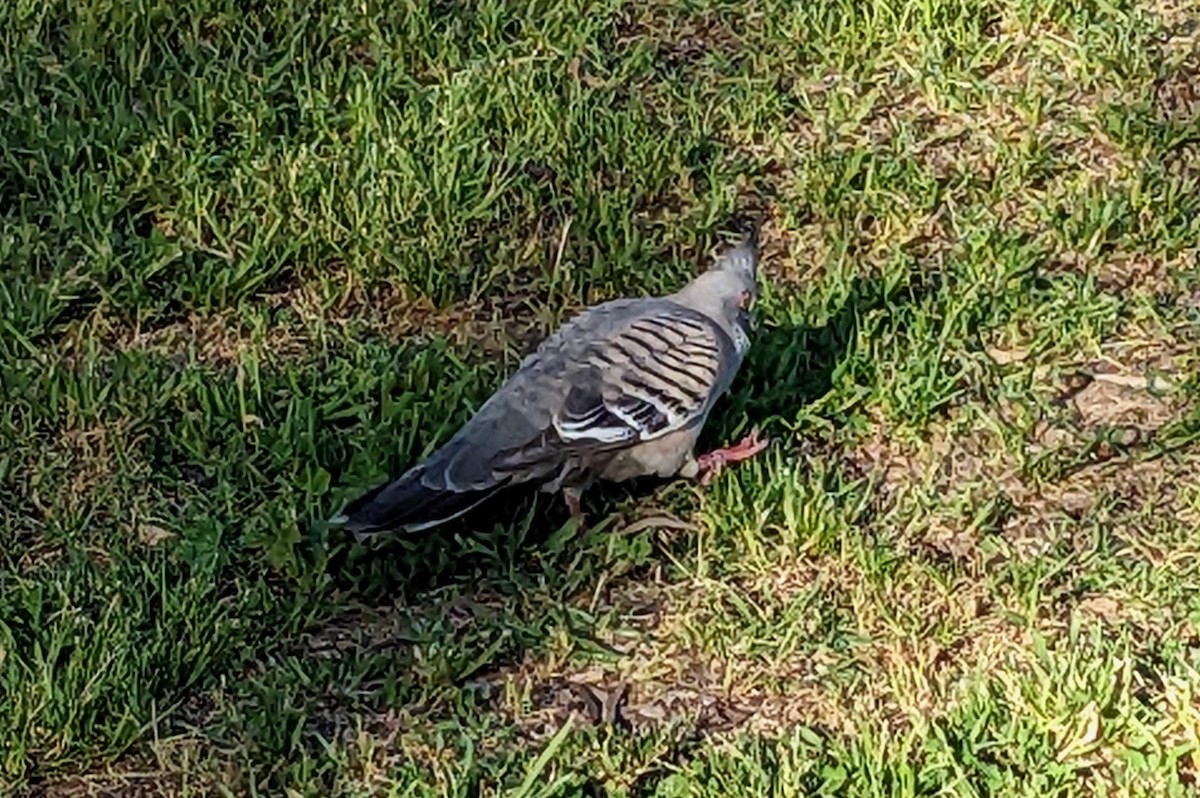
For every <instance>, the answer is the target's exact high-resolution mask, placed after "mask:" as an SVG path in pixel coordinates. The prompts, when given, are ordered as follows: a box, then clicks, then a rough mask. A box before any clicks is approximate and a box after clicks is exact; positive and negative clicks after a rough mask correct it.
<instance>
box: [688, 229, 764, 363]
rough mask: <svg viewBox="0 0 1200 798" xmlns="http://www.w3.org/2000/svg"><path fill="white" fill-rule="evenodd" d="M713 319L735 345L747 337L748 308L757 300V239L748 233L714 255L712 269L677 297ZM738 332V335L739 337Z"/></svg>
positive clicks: (697, 278)
mask: <svg viewBox="0 0 1200 798" xmlns="http://www.w3.org/2000/svg"><path fill="white" fill-rule="evenodd" d="M677 296H678V297H679V299H680V300H681V301H683V302H684V304H687V305H689V306H691V307H694V308H695V309H696V310H699V311H701V312H703V313H705V314H707V315H708V316H710V317H711V318H713V319H715V320H717V321H718V322H720V323H721V324H722V326H724V327H725V329H726V330H727V331H728V332H729V333H730V335H732V336H733V337H734V338H735V339H738V341H739V343H740V342H741V340H742V339H743V338H744V337H745V338H746V343H747V344H748V336H749V334H750V309H751V308H752V307H753V305H754V302H755V301H756V300H757V299H758V238H757V235H756V234H755V232H754V231H751V232H750V233H749V235H747V236H746V237H745V238H744V239H743V240H742V241H741V242H739V243H738V244H736V245H735V246H733V247H730V248H729V249H727V250H725V251H724V252H723V253H721V254H720V255H718V256H717V258H716V259H715V260H714V261H713V264H712V266H710V267H709V269H708V270H707V271H705V272H704V273H703V274H700V275H699V276H698V277H696V278H695V279H694V280H692V281H691V282H690V283H688V284H687V285H686V286H685V287H684V288H683V290H681V291H680V292H679V294H678V295H677ZM739 333H740V334H741V335H739Z"/></svg>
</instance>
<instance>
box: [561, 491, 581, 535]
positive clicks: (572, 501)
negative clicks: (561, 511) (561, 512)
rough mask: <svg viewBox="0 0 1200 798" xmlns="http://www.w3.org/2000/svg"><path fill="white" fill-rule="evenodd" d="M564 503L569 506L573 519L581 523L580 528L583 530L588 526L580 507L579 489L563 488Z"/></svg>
mask: <svg viewBox="0 0 1200 798" xmlns="http://www.w3.org/2000/svg"><path fill="white" fill-rule="evenodd" d="M562 496H563V501H564V502H566V504H567V510H569V511H570V513H571V518H573V519H575V520H576V521H578V522H579V528H580V529H583V528H584V526H585V525H586V524H587V519H585V518H584V517H583V507H581V506H580V501H579V499H580V491H579V490H578V489H577V488H563V492H562Z"/></svg>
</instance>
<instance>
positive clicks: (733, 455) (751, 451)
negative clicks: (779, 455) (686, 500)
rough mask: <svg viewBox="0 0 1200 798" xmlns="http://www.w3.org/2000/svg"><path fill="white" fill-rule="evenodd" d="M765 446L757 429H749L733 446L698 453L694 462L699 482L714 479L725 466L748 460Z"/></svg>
mask: <svg viewBox="0 0 1200 798" xmlns="http://www.w3.org/2000/svg"><path fill="white" fill-rule="evenodd" d="M765 448H767V441H764V440H760V439H759V437H758V430H751V431H750V434H749V435H747V436H746V437H744V438H742V439H741V440H740V441H738V442H737V443H735V444H734V445H733V446H726V447H725V448H723V449H716V450H714V451H711V452H709V453H708V454H702V455H700V457H698V458H697V459H696V464H697V465H699V466H700V484H701V485H707V484H708V483H710V482H712V481H713V480H714V479H716V477H717V475H718V474H720V473H721V472H722V471H723V470H724V469H725V466H727V465H730V464H732V463H738V462H741V461H742V460H749V459H750V458H751V457H753V456H754V455H756V454H758V453H759V452H761V451H762V450H763V449H765Z"/></svg>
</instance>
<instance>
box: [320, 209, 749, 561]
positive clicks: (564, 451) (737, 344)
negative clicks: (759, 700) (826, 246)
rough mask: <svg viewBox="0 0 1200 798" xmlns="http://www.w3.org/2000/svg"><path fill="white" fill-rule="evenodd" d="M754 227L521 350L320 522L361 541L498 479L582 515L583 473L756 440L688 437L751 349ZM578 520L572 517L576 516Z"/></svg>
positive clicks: (630, 471)
mask: <svg viewBox="0 0 1200 798" xmlns="http://www.w3.org/2000/svg"><path fill="white" fill-rule="evenodd" d="M757 271H758V252H757V240H756V236H755V234H754V233H753V232H751V234H750V235H749V236H748V237H747V238H746V239H745V240H744V241H743V242H742V243H740V244H738V245H737V246H734V247H733V248H731V249H730V250H728V251H727V252H726V253H725V254H723V255H721V256H719V257H718V258H717V259H716V260H715V262H714V263H713V264H712V266H711V267H710V268H709V269H708V270H707V271H705V272H703V273H702V274H700V275H699V276H697V277H696V278H694V279H693V280H692V281H691V282H689V283H688V284H687V285H685V286H684V287H683V288H681V289H680V290H679V291H677V292H675V293H674V294H670V295H669V296H665V297H643V298H636V299H617V300H613V301H609V302H605V303H603V304H600V305H597V306H595V307H592V308H590V309H588V310H585V311H584V312H582V313H581V314H579V315H578V316H576V317H575V318H573V319H572V320H570V321H569V322H567V323H566V324H564V325H563V326H562V327H560V328H559V329H558V330H557V332H555V333H554V334H553V335H551V336H550V337H549V338H547V339H546V340H545V341H544V342H543V343H542V344H541V345H540V346H539V347H538V348H537V350H536V351H535V352H533V353H532V354H530V355H528V356H527V357H526V358H525V359H524V360H523V361H522V362H521V364H520V366H519V368H518V369H517V371H516V372H515V373H514V374H513V375H512V376H511V377H510V378H509V379H508V381H507V382H505V383H504V384H503V385H502V386H501V387H500V389H499V390H497V391H496V393H494V394H493V395H492V396H491V398H490V399H488V400H487V401H486V402H485V403H484V404H483V405H482V406H481V407H480V408H479V410H478V411H477V412H476V413H475V415H474V416H473V417H472V418H471V419H470V420H469V421H468V422H467V423H466V424H465V425H464V426H463V427H462V428H461V429H460V430H459V431H458V432H457V433H456V434H455V435H454V436H453V437H451V438H450V440H449V441H447V442H446V444H445V445H443V446H442V447H441V448H440V449H438V450H437V451H435V452H434V453H433V454H432V455H431V456H430V457H429V458H428V459H426V460H425V461H424V462H422V463H420V464H418V465H416V466H414V467H413V468H411V469H409V470H408V471H407V472H405V473H404V474H403V475H401V476H400V477H398V478H396V479H394V480H391V481H389V482H386V483H384V484H383V485H380V486H379V487H377V488H375V489H374V490H372V491H370V492H368V493H366V494H365V495H363V496H361V497H359V498H358V499H356V500H354V501H352V502H351V503H350V504H348V505H347V506H346V507H345V508H344V509H343V511H342V512H341V513H340V514H338V515H337V516H335V517H334V518H332V519H330V521H331V523H333V524H335V525H340V526H343V527H345V528H346V529H347V530H348V531H350V532H352V533H353V534H354V535H355V537H356V538H357V539H358V540H359V541H360V542H361V541H363V540H366V539H367V538H369V537H371V536H373V535H375V534H377V533H380V532H387V531H417V530H422V529H428V528H430V527H433V526H437V525H439V524H442V523H444V522H446V521H450V520H452V519H454V518H457V517H459V516H461V515H463V514H464V513H466V512H467V511H469V510H471V509H472V508H474V507H475V506H477V505H478V504H480V503H482V502H483V501H485V500H486V499H488V498H489V497H491V496H492V495H494V494H495V493H497V492H499V491H501V490H502V489H504V488H508V487H512V486H516V485H520V484H529V483H533V484H539V485H540V486H541V489H542V490H543V491H547V492H555V491H559V490H561V491H562V493H563V497H564V499H565V501H566V503H567V506H568V508H569V509H570V511H571V515H572V516H573V517H576V518H580V519H581V511H580V505H579V500H580V495H581V494H582V492H583V490H584V489H585V488H586V487H587V486H588V485H589V484H591V483H592V482H593V481H595V480H607V481H622V480H627V479H633V478H636V477H643V476H658V477H672V476H682V477H686V478H696V477H699V478H700V479H701V480H702V481H703V482H705V483H707V481H708V480H709V479H710V478H711V477H712V476H713V475H715V474H716V473H718V472H719V471H720V470H721V469H722V468H723V467H724V466H725V465H726V464H728V463H733V462H737V461H739V460H744V459H747V458H749V457H752V456H753V455H754V454H756V453H757V452H759V451H760V450H761V449H762V448H763V447H765V445H766V444H765V442H763V441H760V440H759V439H758V437H757V433H754V432H752V433H751V434H750V435H748V436H746V438H744V439H743V440H742V441H741V442H740V443H738V444H737V445H735V446H732V447H728V448H724V449H718V450H717V451H714V452H710V453H708V454H705V455H701V456H699V457H697V456H696V454H695V452H694V448H695V444H696V439H697V437H698V436H699V434H700V430H701V428H702V427H703V426H704V423H705V421H706V420H707V418H708V415H709V413H710V411H711V410H712V408H713V405H714V403H715V402H716V401H717V399H718V398H719V397H720V396H721V395H722V394H724V393H725V392H726V391H727V390H728V389H729V386H730V383H732V381H733V378H734V376H735V375H736V374H737V372H738V369H739V368H740V367H741V364H742V359H743V358H744V357H745V355H746V352H747V350H748V349H749V347H750V307H751V304H752V303H753V302H754V300H755V299H756V298H757V296H758V286H757ZM581 520H582V519H581Z"/></svg>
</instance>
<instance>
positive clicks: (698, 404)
mask: <svg viewBox="0 0 1200 798" xmlns="http://www.w3.org/2000/svg"><path fill="white" fill-rule="evenodd" d="M732 356H733V344H732V342H731V341H730V340H729V336H728V335H726V334H725V332H724V331H722V330H721V329H720V328H719V327H718V326H717V325H716V324H715V323H714V322H712V321H711V320H709V319H708V318H707V317H705V316H703V315H702V314H700V313H697V312H695V311H692V310H689V309H687V308H683V307H680V306H678V305H674V304H673V303H668V302H655V303H647V307H645V308H644V309H642V312H638V313H636V314H635V315H632V316H631V317H630V318H628V319H625V320H623V321H622V322H621V323H619V324H617V325H614V328H613V329H612V330H610V331H609V332H608V333H607V334H605V335H601V336H597V337H595V338H594V339H592V340H591V341H590V342H589V343H588V345H587V346H585V347H582V348H581V351H579V352H578V354H577V355H576V357H577V358H578V359H577V360H576V362H575V363H574V368H573V369H572V371H573V374H572V379H571V381H570V383H569V384H568V386H567V390H566V391H565V393H564V396H563V401H562V403H561V404H560V405H559V406H558V407H557V408H556V410H555V412H553V413H552V414H551V424H552V427H553V430H554V433H555V434H556V436H557V437H558V439H559V440H560V441H562V443H563V444H565V445H567V446H569V447H572V448H580V447H582V448H600V449H608V448H624V447H625V446H631V445H635V444H638V443H643V442H645V441H649V440H654V439H655V438H660V437H662V436H664V435H667V434H669V433H671V432H674V431H676V430H679V429H683V428H685V427H688V426H690V425H691V424H693V423H694V422H696V421H697V420H700V419H702V418H703V417H704V416H705V415H706V414H707V411H708V409H709V407H710V406H711V404H712V401H713V399H715V397H716V394H718V393H719V392H720V388H721V386H722V385H723V383H724V382H725V378H726V375H727V372H728V370H729V362H730V360H731V357H732Z"/></svg>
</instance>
